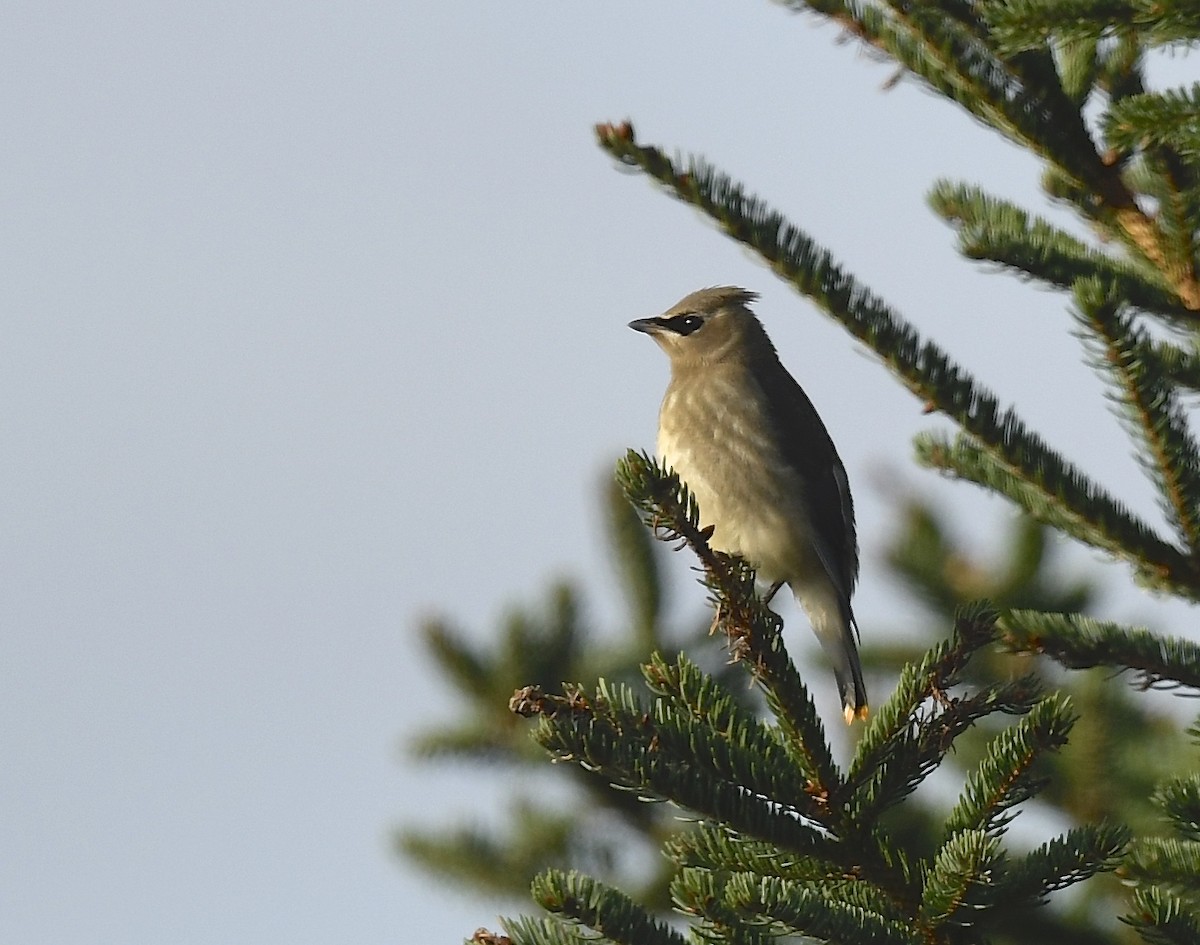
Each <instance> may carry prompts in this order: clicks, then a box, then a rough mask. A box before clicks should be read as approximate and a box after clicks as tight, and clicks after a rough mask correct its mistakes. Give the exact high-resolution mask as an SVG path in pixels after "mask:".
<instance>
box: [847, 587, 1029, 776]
mask: <svg viewBox="0 0 1200 945" xmlns="http://www.w3.org/2000/svg"><path fill="white" fill-rule="evenodd" d="M995 639H996V612H995V611H994V610H993V609H992V608H991V607H990V606H988V605H987V604H976V605H972V606H969V607H964V608H962V610H961V611H960V612H959V613H958V614H957V615H956V616H955V619H954V628H953V632H952V635H951V637H950V639H949V640H942V641H940V642H938V643H937V644H936V645H935V646H934V647H933V648H932V649H930V650H929V651H927V652H926V653H925V655H924V656H923V657H922V658H921V660H920V661H919V662H917V663H910V664H908V665H906V666H905V667H904V668H903V669H902V670H901V673H900V681H899V682H898V683H897V685H896V689H895V691H894V692H893V693H892V695H891V697H890V698H889V699H888V700H887V701H886V702H885V703H883V705H881V706H879V708H878V709H877V710H876V711H875V714H874V715H873V716H872V718H871V719H870V720H869V721H868V722H867V726H866V728H865V729H864V731H863V733H862V737H861V738H860V739H859V742H858V746H857V748H856V750H855V753H854V759H853V761H851V763H850V770H849V774H848V775H847V779H846V783H847V787H848V788H853V787H855V786H856V785H859V784H861V783H863V782H864V781H865V779H867V778H869V777H871V775H872V773H874V772H875V771H877V769H878V768H879V766H880V765H881V764H882V762H883V759H884V758H885V757H886V755H887V754H888V753H889V752H891V751H893V750H894V746H895V745H896V744H897V743H898V742H899V741H901V740H903V739H906V738H911V737H912V735H913V732H914V728H915V727H916V726H917V723H918V721H919V717H920V713H921V710H922V708H923V706H925V704H926V703H927V702H929V701H930V700H934V699H944V698H945V694H946V692H947V691H948V690H949V689H950V688H951V687H952V686H954V685H955V684H956V683H957V682H958V680H959V677H960V674H961V673H962V671H963V670H964V669H965V668H966V666H967V663H968V662H969V661H970V659H971V657H972V656H974V655H975V654H976V653H977V652H978V651H979V650H981V649H982V648H983V647H985V646H987V645H988V644H989V643H991V642H993V641H994V640H995ZM1017 685H1018V686H1021V685H1023V686H1024V687H1025V688H1024V689H1023V690H1022V689H1020V688H1017V689H1014V691H1012V692H1011V693H1009V696H1010V697H1011V699H1012V701H1011V702H1010V703H1005V704H1003V705H1001V704H1000V703H999V702H997V703H996V705H995V710H996V711H1009V712H1021V711H1028V709H1029V708H1030V707H1031V706H1032V705H1033V702H1034V700H1035V698H1036V687H1034V686H1032V685H1030V684H1029V683H1028V681H1027V680H1020V681H1018V684H1017ZM996 695H997V693H995V692H993V693H992V697H993V698H995V696H996Z"/></svg>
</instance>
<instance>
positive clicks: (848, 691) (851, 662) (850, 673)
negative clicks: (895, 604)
mask: <svg viewBox="0 0 1200 945" xmlns="http://www.w3.org/2000/svg"><path fill="white" fill-rule="evenodd" d="M849 618H850V619H849V620H847V621H846V622H845V625H844V628H843V630H842V632H841V634H840V635H839V639H836V640H832V639H831V640H830V642H829V645H826V643H825V637H822V638H821V645H822V646H824V647H825V652H826V653H827V654H828V655H829V656H830V658H831V659H833V676H834V678H835V679H836V680H837V685H838V692H840V693H841V695H842V715H844V716H845V717H846V724H847V725H853V724H854V721H855V719H865V718H866V717H867V711H868V706H867V687H866V685H865V684H864V683H863V677H862V663H860V662H859V660H858V647H857V646H856V645H855V642H854V638H855V635H856V634H857V632H858V626H857V625H856V624H855V623H854V616H853V615H849ZM835 648H836V650H837V652H830V651H831V650H833V649H835Z"/></svg>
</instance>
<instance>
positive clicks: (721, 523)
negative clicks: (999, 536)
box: [629, 286, 868, 724]
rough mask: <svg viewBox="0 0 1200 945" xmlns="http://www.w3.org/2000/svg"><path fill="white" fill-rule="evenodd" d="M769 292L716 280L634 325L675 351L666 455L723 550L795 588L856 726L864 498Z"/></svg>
mask: <svg viewBox="0 0 1200 945" xmlns="http://www.w3.org/2000/svg"><path fill="white" fill-rule="evenodd" d="M757 299H758V294H757V293H755V292H750V291H748V290H746V289H741V288H738V287H736V286H713V287H711V288H706V289H700V290H698V291H696V292H693V293H691V294H690V295H687V296H685V297H684V298H682V299H681V300H680V301H679V302H677V303H676V304H675V305H673V306H672V307H671V308H669V309H667V310H666V311H665V312H663V314H661V315H658V316H655V317H653V318H639V319H636V320H634V321H632V322H630V323H629V327H630V328H632V329H634V330H635V331H640V332H645V333H646V334H647V335H649V336H650V337H651V338H653V339H654V341H655V342H657V344H658V346H659V347H660V348H662V350H663V351H665V352H666V354H667V357H668V358H669V360H670V363H671V379H670V382H669V383H668V385H667V391H666V394H665V395H664V396H663V401H662V406H661V408H660V409H659V416H658V441H657V446H656V452H657V453H658V457H659V459H660V460H661V461H662V462H663V463H664V464H666V465H667V466H668V467H670V468H672V469H674V471H675V472H676V474H678V476H679V477H680V479H681V480H682V481H683V482H684V483H685V484H686V485H687V487H688V489H689V491H690V492H691V494H692V496H693V497H694V498H695V500H696V503H697V505H698V507H699V510H700V519H701V525H702V526H703V527H705V528H708V527H711V529H712V531H711V536H710V538H709V543H710V545H711V547H712V548H714V549H715V550H717V551H723V552H726V553H729V554H736V555H740V556H741V557H743V558H745V559H746V560H747V561H748V562H750V563H751V564H752V565H754V567H755V569H756V572H757V576H758V578H759V580H760V581H762V582H763V583H769V584H770V590H769V591H768V593H767V595H766V599H767V600H768V601H770V599H771V598H772V597H773V596H774V595H775V593H776V592H777V591H778V590H779V588H780V587H782V585H784V584H787V585H788V587H789V588H790V590H791V592H792V594H793V596H794V597H795V598H796V601H797V602H798V603H799V605H800V607H801V608H802V609H803V610H804V612H805V614H806V615H807V617H808V620H809V623H810V624H811V625H812V629H813V632H814V633H815V634H816V637H817V640H818V641H820V644H821V647H822V649H823V650H824V651H825V654H826V655H827V657H828V658H829V660H830V662H832V664H833V672H834V677H835V678H836V680H837V686H838V692H839V694H840V696H841V701H842V714H843V716H844V717H845V719H846V723H847V724H851V723H853V722H854V721H855V720H856V719H864V718H866V716H867V710H868V705H867V690H866V686H865V685H864V684H863V677H862V666H861V663H860V662H859V657H858V647H857V645H856V641H857V639H858V624H857V623H856V622H855V619H854V611H853V610H852V609H851V606H850V597H851V595H852V594H853V592H854V585H855V583H856V582H857V580H858V572H859V562H858V539H857V535H856V532H855V524H854V500H853V498H852V497H851V495H850V483H849V480H848V479H847V477H846V468H845V466H844V465H843V464H842V460H841V458H840V457H839V456H838V453H837V449H836V448H835V447H834V444H833V440H832V439H831V438H830V436H829V432H828V431H827V430H826V428H825V424H824V423H822V421H821V418H820V416H819V415H818V414H817V411H816V408H815V407H814V406H813V404H812V401H810V400H809V399H808V395H807V394H805V393H804V390H803V389H802V388H801V387H800V385H799V384H798V383H797V382H796V380H795V379H794V378H793V377H792V375H791V374H789V373H788V370H787V368H785V367H784V366H783V364H782V363H781V362H780V360H779V355H778V354H777V353H776V350H775V346H774V345H773V344H772V343H771V339H770V338H769V337H768V336H767V332H766V330H765V329H764V328H763V326H762V323H761V322H760V321H759V320H758V317H757V316H756V315H755V314H754V312H753V311H752V310H751V308H750V306H751V304H752V303H753V302H755V301H756V300H757Z"/></svg>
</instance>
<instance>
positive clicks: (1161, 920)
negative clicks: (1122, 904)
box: [1122, 886, 1200, 945]
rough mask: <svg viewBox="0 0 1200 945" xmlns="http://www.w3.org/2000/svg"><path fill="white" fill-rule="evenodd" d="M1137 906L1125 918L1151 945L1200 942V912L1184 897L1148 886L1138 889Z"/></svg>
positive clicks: (1134, 899) (1134, 901)
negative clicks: (1191, 907) (1198, 913)
mask: <svg viewBox="0 0 1200 945" xmlns="http://www.w3.org/2000/svg"><path fill="white" fill-rule="evenodd" d="M1133 908H1134V911H1133V912H1132V913H1131V914H1130V915H1127V916H1123V917H1122V921H1123V922H1125V923H1127V924H1129V925H1131V926H1132V927H1133V928H1135V929H1137V931H1138V933H1139V934H1140V935H1141V936H1142V938H1144V939H1145V940H1146V941H1147V942H1150V943H1151V945H1195V943H1196V942H1200V915H1197V914H1196V912H1194V911H1192V910H1191V909H1190V908H1189V904H1188V903H1187V902H1186V901H1185V900H1184V899H1183V898H1182V897H1181V896H1179V895H1176V894H1175V893H1173V892H1170V891H1168V890H1166V889H1163V888H1161V887H1159V886H1146V887H1142V888H1139V889H1136V890H1134V893H1133Z"/></svg>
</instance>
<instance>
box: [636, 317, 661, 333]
mask: <svg viewBox="0 0 1200 945" xmlns="http://www.w3.org/2000/svg"><path fill="white" fill-rule="evenodd" d="M629 327H630V328H632V329H633V330H634V331H644V332H645V333H646V334H647V335H657V334H658V333H659V332H660V331H662V319H661V318H637V319H634V320H633V321H631V322H630V323H629Z"/></svg>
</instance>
